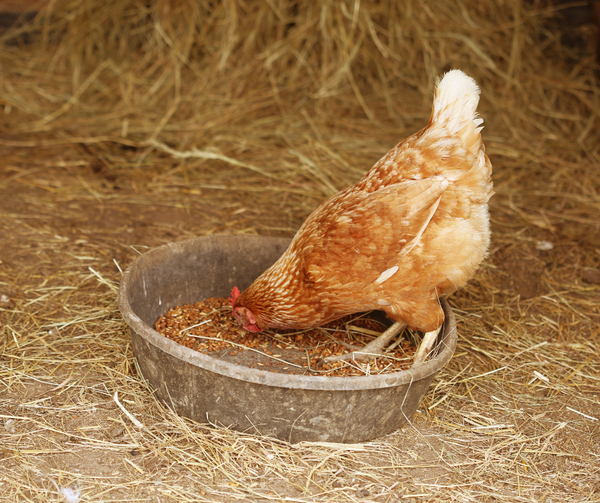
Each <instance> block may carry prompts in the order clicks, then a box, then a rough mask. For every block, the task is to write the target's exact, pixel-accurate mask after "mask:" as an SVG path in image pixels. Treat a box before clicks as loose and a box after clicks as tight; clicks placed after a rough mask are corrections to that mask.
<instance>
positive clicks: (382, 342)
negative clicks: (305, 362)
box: [323, 321, 406, 363]
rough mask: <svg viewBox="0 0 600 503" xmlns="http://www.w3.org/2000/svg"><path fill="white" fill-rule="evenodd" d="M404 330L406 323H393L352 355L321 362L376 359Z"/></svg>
mask: <svg viewBox="0 0 600 503" xmlns="http://www.w3.org/2000/svg"><path fill="white" fill-rule="evenodd" d="M405 328H406V323H400V322H398V321H397V322H395V323H394V324H393V325H392V326H391V327H390V328H388V329H387V330H386V331H385V332H383V333H382V334H381V335H380V336H379V337H377V339H375V340H373V341H371V342H369V344H367V345H366V346H364V347H362V348H360V350H357V351H353V352H352V353H346V354H343V355H335V356H328V357H327V358H325V359H324V360H323V361H324V362H325V363H330V362H339V361H343V360H358V361H362V360H370V359H372V358H376V357H377V356H380V355H381V354H382V353H383V349H384V348H385V346H386V345H387V344H388V343H389V342H390V341H391V340H392V339H393V338H394V337H396V336H397V335H398V334H399V333H400V332H402V330H404V329H405Z"/></svg>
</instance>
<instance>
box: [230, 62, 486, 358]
mask: <svg viewBox="0 0 600 503" xmlns="http://www.w3.org/2000/svg"><path fill="white" fill-rule="evenodd" d="M479 93H480V91H479V88H478V87H477V84H476V83H475V81H474V80H473V79H472V78H471V77H468V76H467V75H465V74H464V73H463V72H462V71H460V70H452V71H450V72H448V73H446V75H445V76H444V77H443V79H441V81H439V82H438V84H437V86H436V91H435V97H434V101H433V110H432V113H431V118H430V119H429V124H428V125H427V126H426V127H425V128H424V129H422V130H421V131H419V132H418V133H416V134H414V135H412V136H410V137H409V138H407V139H406V140H404V141H403V142H402V143H400V144H398V145H397V146H395V147H394V148H393V149H392V150H390V152H388V153H387V154H386V155H385V156H384V157H383V158H382V159H381V160H379V161H378V162H377V163H376V164H375V165H374V166H373V167H372V168H371V170H370V171H369V172H368V173H367V174H365V176H363V177H362V178H361V179H360V180H359V181H358V183H356V184H355V185H353V186H352V187H349V188H348V189H346V190H344V191H342V192H340V193H338V194H337V195H335V196H333V197H332V198H331V199H329V200H328V201H326V202H324V203H323V204H321V205H320V206H319V207H318V208H317V209H316V210H315V211H314V212H313V213H312V214H311V215H310V216H309V217H308V219H307V220H306V221H305V222H304V224H303V225H302V227H301V228H300V230H299V231H298V233H297V234H296V236H295V237H294V239H293V240H292V242H291V244H290V246H289V248H288V249H287V251H286V252H285V253H284V254H283V256H282V257H281V258H280V259H279V260H278V261H277V262H276V263H275V264H274V265H273V266H272V267H270V268H269V269H268V270H267V271H265V272H264V273H263V274H262V275H261V276H260V277H259V278H258V279H257V280H256V281H255V282H254V283H253V284H252V285H251V286H250V287H249V288H248V289H247V290H245V291H244V292H243V293H242V294H239V291H238V292H234V293H233V298H232V303H233V314H234V316H235V318H236V320H237V322H238V324H239V325H240V327H243V328H245V329H246V330H250V331H255V332H256V331H261V330H264V329H266V328H276V329H287V328H312V327H317V326H320V325H323V324H324V323H327V322H329V321H331V320H334V319H336V318H340V317H342V316H345V315H348V314H353V313H357V312H361V311H368V310H373V309H377V310H383V311H385V313H386V314H387V315H388V316H389V317H390V318H392V319H393V320H395V321H396V323H395V324H394V325H393V326H392V327H391V328H390V329H389V330H387V331H386V332H384V334H382V335H381V336H380V337H379V338H378V339H376V340H375V341H374V342H372V343H371V344H369V345H367V346H366V347H365V348H362V349H361V350H360V351H357V352H355V353H352V354H351V355H350V356H351V357H352V358H364V357H368V356H370V355H372V354H378V353H380V352H381V351H382V349H383V347H384V346H385V345H386V344H387V343H388V341H389V340H391V338H393V337H394V336H395V335H396V334H397V333H399V331H401V330H402V329H403V327H404V326H405V325H408V327H410V328H411V329H416V330H419V331H422V332H425V333H426V335H425V337H424V341H423V342H422V344H421V347H420V348H419V350H418V352H417V356H416V358H415V363H420V362H422V361H424V359H425V357H426V356H427V353H428V352H429V351H430V349H431V347H432V346H433V343H434V342H435V337H436V336H437V333H438V331H439V329H440V327H441V325H442V323H443V321H444V312H443V310H442V308H441V306H440V303H439V298H440V297H441V296H443V295H447V294H449V293H451V292H452V291H454V290H456V289H457V288H460V287H461V286H463V285H464V284H465V283H466V282H467V281H468V280H469V279H470V278H471V277H472V276H473V274H474V272H475V270H476V269H477V267H478V266H479V264H480V263H481V261H482V260H483V259H484V258H485V256H486V253H487V250H488V246H489V242H490V229H489V215H488V206H487V205H488V201H489V199H490V197H491V196H492V194H493V190H492V180H491V173H492V166H491V163H490V160H489V158H488V157H487V155H486V154H485V152H484V145H483V142H482V139H481V134H480V131H481V129H482V126H481V124H482V122H483V120H482V119H480V118H478V117H477V112H476V109H477V104H478V102H479ZM235 290H237V289H235Z"/></svg>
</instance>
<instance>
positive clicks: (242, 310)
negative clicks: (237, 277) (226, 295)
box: [229, 286, 264, 332]
mask: <svg viewBox="0 0 600 503" xmlns="http://www.w3.org/2000/svg"><path fill="white" fill-rule="evenodd" d="M239 296H240V289H239V288H238V287H237V286H234V287H233V289H232V290H231V298H230V299H229V301H230V302H231V308H232V310H233V318H234V319H235V321H236V322H237V324H238V326H239V327H240V328H243V329H244V330H248V332H261V331H263V330H264V328H261V327H260V326H259V324H258V321H257V320H256V316H254V313H253V312H252V311H250V309H248V308H247V307H245V306H241V305H237V306H236V301H237V299H238V297H239Z"/></svg>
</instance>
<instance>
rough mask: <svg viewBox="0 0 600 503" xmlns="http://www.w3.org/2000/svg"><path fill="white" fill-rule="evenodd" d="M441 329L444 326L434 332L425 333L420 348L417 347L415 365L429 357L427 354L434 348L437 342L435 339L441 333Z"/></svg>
mask: <svg viewBox="0 0 600 503" xmlns="http://www.w3.org/2000/svg"><path fill="white" fill-rule="evenodd" d="M441 329H442V327H440V328H438V329H437V330H434V331H433V332H426V333H425V335H424V336H423V340H422V341H421V344H420V345H419V349H417V352H416V353H415V359H414V363H413V367H414V366H415V365H419V363H423V362H424V361H425V358H427V355H428V354H429V353H430V352H431V350H432V349H433V345H434V344H435V340H436V339H437V336H438V334H439V333H440V330H441Z"/></svg>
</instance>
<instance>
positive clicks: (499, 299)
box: [0, 0, 600, 502]
mask: <svg viewBox="0 0 600 503" xmlns="http://www.w3.org/2000/svg"><path fill="white" fill-rule="evenodd" d="M561 9H562V8H561V7H560V6H552V5H551V4H546V3H544V2H533V3H522V2H519V1H517V0H505V1H497V2H475V1H469V0H447V1H444V2H437V3H426V2H419V3H417V4H414V2H409V1H406V2H404V1H399V2H389V3H388V2H377V3H376V2H358V1H356V2H339V3H338V2H335V3H334V2H323V3H322V4H319V5H317V4H316V3H310V2H307V3H306V4H305V3H301V2H300V3H297V4H296V3H292V2H283V1H277V0H273V1H269V2H258V1H246V2H241V1H239V2H235V1H225V2H221V3H219V2H203V1H200V2H194V3H191V2H189V3H188V2H181V3H180V2H167V1H163V2H155V3H141V2H140V3H137V2H123V1H121V2H116V1H111V0H109V1H105V2H94V1H92V0H74V1H71V2H63V1H56V2H50V3H49V4H48V8H47V10H43V11H41V12H40V13H39V15H38V16H37V17H35V18H34V19H32V20H30V21H27V22H26V23H25V24H24V25H21V26H17V27H14V28H12V29H11V30H8V31H6V32H5V33H4V34H3V35H2V45H1V46H0V51H1V52H0V74H1V78H0V130H1V131H2V133H1V136H0V151H1V152H2V158H3V165H2V171H1V173H2V179H1V180H0V189H1V191H2V198H1V200H0V212H1V216H2V218H1V219H0V226H1V227H0V228H1V232H2V249H1V251H0V253H1V255H0V260H2V263H0V307H1V309H2V310H1V311H0V323H1V325H2V334H3V338H2V343H1V347H2V357H1V360H0V376H1V379H2V394H1V395H0V417H1V421H0V438H1V442H0V459H1V462H0V473H1V478H0V494H1V495H2V496H3V498H4V499H5V500H6V501H40V500H43V501H48V500H65V499H66V498H67V496H68V495H71V497H74V495H76V494H78V492H80V493H81V497H82V500H83V501H87V500H90V501H115V500H120V501H281V500H284V499H285V500H287V501H336V502H338V501H357V500H363V501H382V502H384V501H396V500H404V499H407V500H409V501H411V500H412V501H425V500H426V501H440V502H447V501H465V502H466V501H476V502H482V501H507V502H515V501H544V502H550V501H557V500H561V501H598V500H599V494H600V486H599V485H598V480H599V479H600V476H599V475H600V473H599V468H598V466H599V465H600V463H599V461H600V460H599V453H600V439H599V437H598V427H599V423H600V421H599V420H600V398H599V395H600V393H599V392H598V389H599V386H600V368H599V365H598V361H597V355H598V354H599V352H600V343H599V339H600V337H599V336H600V330H599V328H598V326H599V318H600V307H599V306H600V288H599V286H598V285H597V284H595V283H593V282H586V281H583V279H582V278H592V280H593V278H594V277H595V276H594V275H593V274H588V273H587V272H589V271H593V270H595V269H598V268H599V266H600V237H599V236H600V232H599V226H600V224H599V222H600V194H599V192H600V169H599V161H600V159H599V154H600V152H599V149H600V141H599V140H600V132H599V131H600V130H599V128H598V119H599V115H600V100H599V95H600V91H599V89H598V80H597V75H598V70H599V68H598V65H597V64H596V63H595V60H594V55H593V54H592V51H591V47H592V42H591V40H592V35H593V33H594V30H595V28H594V27H592V26H591V25H582V26H580V27H577V28H573V27H569V28H568V29H566V28H564V25H562V24H560V23H559V22H558V21H557V19H558V18H557V14H560V13H561V12H564V10H561ZM581 41H584V42H585V41H589V43H588V45H585V44H584V45H581V43H580V42H581ZM586 43H587V42H586ZM456 67H457V68H462V69H463V70H465V71H466V72H467V73H469V74H470V75H472V76H473V77H475V79H476V80H477V81H478V82H479V84H480V85H481V88H482V102H481V106H480V112H481V115H482V117H483V118H484V119H485V126H486V127H485V130H484V140H485V142H486V145H487V150H488V153H489V155H490V157H491V158H492V161H493V164H494V181H495V187H496V192H497V194H496V196H495V197H494V199H493V201H492V205H491V213H492V222H493V232H494V237H493V243H492V249H491V253H490V257H489V259H488V260H487V261H486V262H485V264H484V265H483V267H482V268H481V270H480V271H479V273H478V274H477V276H476V278H475V279H474V280H473V281H472V282H471V283H470V285H469V286H468V288H466V289H465V290H464V291H462V292H459V293H458V294H456V295H454V296H453V297H452V300H451V302H452V304H453V306H454V307H455V308H456V312H457V315H458V319H459V335H460V340H459V347H458V349H457V352H456V355H455V356H454V358H453V359H452V361H451V362H450V364H449V365H448V366H447V367H446V369H445V370H444V371H443V373H442V374H441V375H440V376H439V377H438V378H437V379H436V381H435V383H434V385H433V387H432V389H431V390H430V392H429V393H428V395H427V396H426V399H425V401H424V403H423V405H422V407H421V409H420V412H419V413H417V414H416V415H415V416H414V417H413V418H412V422H411V424H410V425H409V427H407V428H405V429H404V430H403V431H399V432H396V433H394V434H391V435H389V436H387V437H385V438H383V439H379V440H377V441H373V442H369V443H366V444H362V445H331V444H298V445H290V444H288V443H285V442H280V441H274V440H269V439H266V438H263V437H261V436H259V435H257V434H256V432H255V431H253V432H247V433H243V434H242V433H237V432H233V431H230V430H228V429H226V428H221V427H212V426H210V425H208V426H207V425H198V424H194V423H192V422H190V421H188V420H185V419H181V418H179V417H177V416H176V415H174V414H173V413H172V412H171V411H170V410H169V409H168V407H167V406H165V405H164V404H161V403H159V402H158V401H156V400H155V399H154V397H153V395H152V394H151V392H150V390H149V389H148V387H147V385H146V383H145V382H144V380H143V378H142V377H141V376H140V374H139V372H138V371H137V366H136V362H135V360H134V359H133V356H132V353H131V348H130V346H129V337H128V334H127V330H126V327H125V325H124V323H123V321H122V319H121V317H120V315H119V313H118V310H117V305H116V300H115V290H116V287H117V284H118V281H119V279H120V276H121V270H122V269H124V268H125V267H126V266H127V265H128V264H129V263H130V262H131V261H132V260H133V259H134V258H135V257H136V256H137V255H138V253H142V252H143V251H145V250H146V249H148V248H152V247H155V246H157V245H159V244H162V243H166V242H170V241H174V240H180V239H184V238H187V237H192V236H197V235H209V234H214V233H241V234H243V233H250V234H268V235H287V236H291V235H292V234H293V232H294V231H295V230H296V229H297V228H298V227H299V225H300V224H301V222H302V221H303V219H304V218H305V217H306V216H307V215H308V214H309V213H310V211H311V210H312V209H313V208H314V207H315V206H316V205H317V204H318V203H319V202H320V201H322V200H323V199H324V198H325V197H327V196H329V195H331V194H332V193H334V192H335V191H337V190H339V189H341V188H343V187H345V186H347V185H348V184H350V183H352V182H354V181H355V180H357V179H358V178H359V177H360V175H361V173H363V172H364V171H365V170H366V169H367V168H368V167H369V166H370V165H371V164H372V163H373V162H374V161H376V160H377V159H378V158H379V157H380V156H381V155H382V154H383V153H385V152H386V151H387V150H388V149H389V148H390V147H391V146H392V145H394V144H395V143H396V142H397V141H398V140H400V139H402V138H403V137H404V136H406V135H408V134H410V133H413V132H415V131H416V130H418V129H419V128H421V127H422V126H423V125H424V124H425V123H426V121H427V118H428V116H429V108H430V102H431V90H432V85H433V81H434V78H435V77H436V76H437V75H439V74H441V73H442V72H443V71H444V70H446V69H449V68H456ZM115 397H116V398H117V399H118V403H117V401H116V400H115ZM118 404H120V406H119V405H118ZM123 409H124V410H125V411H127V413H125V412H124V410H123ZM132 419H135V420H136V421H138V422H139V423H140V424H141V425H142V427H141V428H140V427H138V426H136V424H135V421H132ZM373 420H377V418H376V415H375V416H374V418H373Z"/></svg>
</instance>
